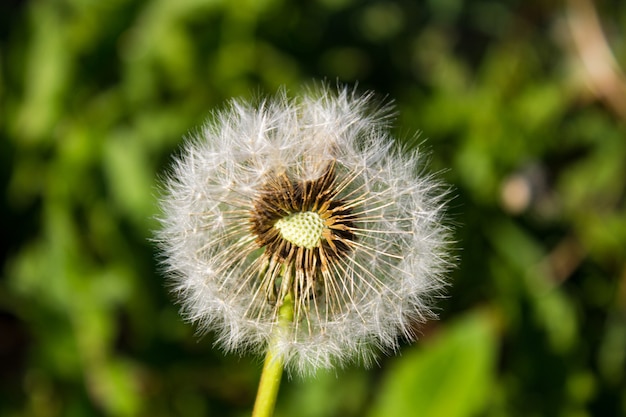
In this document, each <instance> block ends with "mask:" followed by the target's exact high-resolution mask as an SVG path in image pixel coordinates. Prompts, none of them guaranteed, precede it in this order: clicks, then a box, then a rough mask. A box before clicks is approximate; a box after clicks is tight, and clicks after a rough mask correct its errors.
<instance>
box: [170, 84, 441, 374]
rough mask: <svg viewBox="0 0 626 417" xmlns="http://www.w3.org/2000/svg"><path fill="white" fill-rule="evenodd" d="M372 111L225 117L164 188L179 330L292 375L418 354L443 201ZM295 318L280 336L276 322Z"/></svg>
mask: <svg viewBox="0 0 626 417" xmlns="http://www.w3.org/2000/svg"><path fill="white" fill-rule="evenodd" d="M387 116H388V112H387V110H386V109H384V108H382V109H381V108H380V107H375V106H373V105H372V100H371V95H365V96H359V95H357V94H356V93H353V92H350V91H348V90H346V89H340V91H338V92H331V90H330V89H329V88H326V87H323V88H321V89H319V90H316V91H311V92H309V93H306V94H304V95H303V96H301V97H299V98H294V99H289V98H288V97H287V93H286V92H284V91H283V92H282V93H280V94H279V95H278V96H277V97H275V98H273V99H269V100H266V101H262V102H260V103H259V104H258V105H256V106H254V105H250V104H247V103H245V102H242V101H233V102H232V103H231V104H230V106H229V107H228V108H227V109H226V110H224V111H221V112H217V113H215V114H214V115H213V118H212V120H211V121H210V122H208V123H207V124H206V125H205V126H204V127H203V129H202V130H201V132H198V134H196V135H195V137H193V138H192V139H191V140H189V141H188V142H187V143H186V145H185V147H184V149H183V151H182V154H181V155H180V156H179V157H178V158H177V159H176V162H175V165H174V168H173V170H172V172H171V174H170V175H169V177H168V179H167V181H166V192H165V195H164V197H163V200H162V204H161V205H162V211H163V214H162V218H161V223H162V229H161V230H160V231H159V232H158V241H159V243H160V246H161V248H162V251H163V255H164V263H165V265H166V267H167V270H168V272H169V273H170V274H171V275H172V277H173V282H174V283H175V291H176V293H177V294H178V297H179V299H180V302H181V304H182V310H183V313H184V315H185V317H186V318H187V319H188V320H190V321H192V322H196V323H198V324H199V327H200V329H202V330H204V331H214V332H215V334H216V337H217V343H218V344H219V345H221V346H222V347H223V348H224V349H225V350H227V351H239V352H241V351H249V350H251V351H254V352H261V351H264V350H265V349H266V348H267V346H268V344H270V343H273V344H274V350H275V352H274V354H275V355H277V356H280V357H281V358H282V360H283V361H284V363H285V365H286V366H287V367H288V368H290V369H293V370H295V371H297V372H299V373H310V372H312V371H314V370H315V369H317V368H329V367H332V366H336V365H342V364H344V363H346V362H347V361H353V360H358V361H361V362H363V363H365V364H367V363H369V362H370V361H371V360H372V359H373V358H374V357H375V353H376V352H377V351H380V350H395V349H396V348H397V346H398V342H399V340H401V339H402V338H405V339H409V340H411V339H414V338H415V325H416V323H419V322H423V321H424V320H426V319H427V318H432V317H434V314H433V311H432V308H431V307H432V301H433V298H434V297H436V296H438V295H440V293H441V289H442V287H443V286H444V282H443V274H444V272H445V271H446V269H447V268H448V260H449V258H448V256H447V241H448V233H447V228H446V227H445V226H444V225H443V224H442V212H443V204H444V198H445V192H442V187H441V186H440V185H439V184H438V183H437V182H436V181H434V180H433V178H432V177H431V176H428V175H424V174H423V167H422V162H423V159H422V157H421V156H420V155H418V153H417V152H416V151H406V150H405V151H404V152H402V151H401V150H399V149H397V147H396V145H394V141H393V140H392V138H391V137H390V135H389V133H388V131H387V129H388V126H387V123H386V121H387V120H388V117H387ZM286 302H289V303H292V314H290V315H289V316H288V318H287V321H288V323H287V325H283V326H281V327H280V330H279V331H277V330H276V329H277V326H278V322H279V311H280V308H281V306H283V305H284V304H285V303H286Z"/></svg>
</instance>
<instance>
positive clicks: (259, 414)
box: [252, 294, 293, 417]
mask: <svg viewBox="0 0 626 417" xmlns="http://www.w3.org/2000/svg"><path fill="white" fill-rule="evenodd" d="M292 320H293V299H292V298H291V294H287V295H286V296H285V298H284V299H283V304H282V305H281V306H280V309H279V311H278V326H276V327H275V328H274V337H273V338H272V341H271V342H270V345H269V346H268V349H267V354H266V355H265V363H264V364H263V371H262V372H261V380H260V381H259V390H258V391H257V396H256V401H255V403H254V409H253V410H252V417H271V416H272V415H273V414H274V406H275V405H276V397H277V396H278V388H279V387H280V379H281V377H282V375H283V366H284V358H283V357H282V356H281V355H280V354H278V353H277V344H278V341H279V340H280V333H281V332H282V331H284V328H285V327H286V326H289V324H290V323H291V321H292Z"/></svg>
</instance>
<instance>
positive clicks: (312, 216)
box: [274, 211, 324, 249]
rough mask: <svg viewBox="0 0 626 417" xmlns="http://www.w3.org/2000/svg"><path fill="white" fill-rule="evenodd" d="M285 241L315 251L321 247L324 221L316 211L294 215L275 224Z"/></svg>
mask: <svg viewBox="0 0 626 417" xmlns="http://www.w3.org/2000/svg"><path fill="white" fill-rule="evenodd" d="M274 227H275V228H276V229H278V231H279V232H280V235H281V237H282V238H283V239H285V240H287V241H289V242H291V243H293V244H294V245H296V246H299V247H303V248H306V249H313V248H315V247H317V246H319V244H320V241H321V239H322V232H323V231H324V220H322V218H321V217H320V215H319V214H317V213H316V212H314V211H305V212H299V213H292V214H290V215H288V216H285V217H283V218H281V219H278V220H277V221H276V223H274Z"/></svg>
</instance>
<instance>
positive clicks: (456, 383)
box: [370, 312, 496, 417]
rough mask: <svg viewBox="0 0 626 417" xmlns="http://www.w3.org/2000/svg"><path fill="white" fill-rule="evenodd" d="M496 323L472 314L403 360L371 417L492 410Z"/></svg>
mask: <svg viewBox="0 0 626 417" xmlns="http://www.w3.org/2000/svg"><path fill="white" fill-rule="evenodd" d="M495 349H496V341H495V335H494V325H493V319H492V318H491V317H490V316H489V315H488V314H486V313H484V312H482V313H472V314H470V315H467V316H465V317H463V318H462V319H461V320H459V321H457V322H456V323H454V324H452V325H450V326H449V327H447V328H446V329H445V331H444V332H442V333H441V334H440V335H438V336H437V337H436V338H435V339H433V340H432V341H430V342H428V343H426V344H424V345H423V346H421V348H420V349H415V350H412V351H410V352H408V353H407V354H405V355H403V356H402V357H401V358H399V359H398V360H397V362H396V363H395V364H394V366H393V367H392V368H391V369H390V370H389V372H388V373H387V375H386V378H385V380H384V381H383V383H382V386H381V390H380V394H379V396H378V398H377V399H376V401H375V403H374V407H373V408H372V413H370V417H378V416H381V417H383V416H413V415H417V416H420V417H430V416H433V417H441V416H446V417H464V416H473V415H476V414H477V413H478V412H479V411H481V410H483V409H484V408H485V406H486V405H487V404H488V395H489V393H490V392H491V391H492V384H493V380H494V363H495V360H496V358H495V353H496V352H495Z"/></svg>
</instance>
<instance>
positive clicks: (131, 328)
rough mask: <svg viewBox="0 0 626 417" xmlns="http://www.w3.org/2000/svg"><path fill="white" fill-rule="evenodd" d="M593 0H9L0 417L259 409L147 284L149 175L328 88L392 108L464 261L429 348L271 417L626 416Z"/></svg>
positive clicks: (2, 151)
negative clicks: (337, 86) (243, 101)
mask: <svg viewBox="0 0 626 417" xmlns="http://www.w3.org/2000/svg"><path fill="white" fill-rule="evenodd" d="M586 6H588V3H587V2H586V1H584V0H571V1H568V2H541V1H538V0H536V1H530V2H522V1H514V0H507V1H503V2H496V1H488V0H480V1H479V0H472V1H465V2H463V1H461V0H447V1H441V2H435V1H424V2H416V1H409V0H397V1H368V2H357V1H354V0H318V1H308V2H287V1H281V0H268V1H252V0H247V1H243V2H226V1H218V0H214V1H201V0H182V1H176V2H173V1H167V0H153V1H148V0H143V1H138V0H133V1H121V0H114V1H108V2H95V1H89V0H57V1H44V0H39V1H37V0H29V1H18V0H8V1H5V2H3V3H2V5H1V6H0V15H1V16H2V17H0V71H1V72H0V75H1V79H2V84H1V85H0V98H1V108H0V135H1V138H0V184H1V186H2V191H3V196H4V198H3V200H2V205H1V206H0V214H1V218H2V219H3V221H2V230H3V239H2V245H1V250H0V257H1V260H2V270H1V271H2V272H1V274H2V280H1V281H0V415H3V416H5V415H6V416H46V417H47V416H94V415H103V416H144V415H150V416H170V415H184V416H190V417H193V416H206V415H223V416H240V415H247V414H248V413H249V411H250V408H251V405H252V401H253V397H254V394H255V389H256V383H257V378H258V375H259V372H260V358H251V357H244V358H237V357H232V356H225V355H223V354H222V353H221V352H219V351H217V350H215V349H213V347H212V340H211V339H212V337H211V335H207V336H206V337H204V338H198V337H197V336H195V335H194V330H193V328H191V326H188V325H187V324H184V323H182V322H181V320H180V318H179V316H178V314H177V309H176V306H175V305H174V303H173V300H172V297H170V296H169V295H168V294H167V290H166V287H165V282H164V279H163V277H162V275H161V274H160V273H159V271H158V267H157V265H156V261H155V255H156V254H155V249H154V248H153V246H152V245H151V243H150V242H149V237H150V236H151V233H152V232H151V231H152V230H153V229H154V227H155V226H156V223H155V222H154V220H153V216H154V215H155V214H156V205H155V201H156V195H157V194H158V177H159V175H162V173H163V172H164V170H165V168H166V166H167V163H168V161H170V156H171V154H172V153H173V152H175V151H176V149H177V146H178V145H179V144H180V143H181V140H182V137H183V136H184V135H185V134H186V133H187V132H189V131H190V130H192V129H194V128H195V127H197V126H198V125H200V124H201V123H202V121H203V120H204V119H205V117H207V115H208V114H209V112H210V111H211V110H212V109H214V108H216V107H219V106H220V105H221V104H223V103H224V101H225V100H227V99H228V98H230V97H233V96H243V97H249V96H254V95H258V94H259V93H260V92H267V93H271V92H273V91H275V90H276V89H277V88H278V87H279V86H280V85H286V86H287V87H288V88H289V89H290V90H291V91H292V92H297V91H298V90H299V89H300V88H302V86H304V85H307V84H310V83H311V82H312V81H313V80H323V79H326V80H329V81H330V82H331V83H334V82H335V80H338V81H340V82H346V83H349V84H354V83H357V82H358V86H359V89H362V90H366V89H373V90H375V91H376V92H377V93H378V94H379V95H380V97H387V98H388V99H393V100H394V101H395V103H396V106H397V110H398V120H397V130H396V132H397V134H398V137H399V138H400V139H401V140H407V141H409V142H411V143H416V142H422V141H424V144H423V145H422V146H424V148H425V149H427V150H428V152H430V154H431V168H432V170H434V171H441V170H443V171H442V173H441V174H440V175H441V176H442V177H444V178H445V179H446V180H447V181H448V182H450V183H451V184H453V186H454V194H455V195H456V198H455V199H454V201H453V202H452V203H451V207H450V210H449V211H450V219H451V221H453V222H454V223H456V224H458V227H457V236H456V239H457V241H458V248H459V249H458V255H459V259H460V261H459V267H458V269H457V270H456V271H455V272H454V274H453V277H452V281H453V286H452V287H451V289H450V297H449V298H447V299H445V300H441V302H440V307H441V316H442V320H441V321H440V322H436V323H431V324H429V325H428V326H426V327H425V328H424V329H423V337H422V339H421V340H420V341H419V342H418V343H417V344H416V345H414V346H405V347H404V348H403V349H402V352H401V353H402V355H401V356H395V357H381V359H380V366H377V367H375V368H374V369H370V370H363V369H360V368H357V367H352V368H348V369H345V370H337V371H336V372H334V373H323V374H320V375H319V377H317V378H314V379H305V380H302V379H299V378H295V377H294V378H293V379H292V380H286V381H285V383H284V386H283V389H282V391H281V393H280V398H279V404H278V409H277V414H278V415H302V416H311V417H313V416H356V415H372V416H374V415H375V416H384V415H400V414H399V413H402V415H444V414H445V415H446V416H571V417H583V416H620V415H626V375H625V373H626V200H625V198H626V194H625V191H626V190H625V187H626V134H625V133H626V127H625V119H624V114H623V112H622V110H621V109H622V108H621V107H620V106H621V105H623V104H624V101H625V100H626V89H625V87H624V76H623V73H622V72H621V70H620V69H619V68H620V67H622V68H623V67H625V66H626V43H624V41H623V39H625V38H626V33H625V32H624V30H625V29H624V28H626V5H625V4H623V2H620V1H616V0H613V1H607V2H602V3H601V4H598V5H597V10H596V12H597V13H598V15H599V22H600V23H601V24H602V28H603V31H604V35H605V36H606V41H607V44H606V45H603V44H602V43H598V39H597V37H594V33H595V32H594V31H593V29H594V26H593V23H594V20H593V13H594V10H593V9H589V8H586ZM576 29H579V30H582V31H583V33H585V34H588V35H587V38H588V39H589V40H590V41H589V42H587V43H584V42H583V44H581V43H580V42H579V43H578V44H576V43H575V42H574V39H575V37H574V36H573V33H575V31H576ZM601 40H602V39H601ZM592 41H593V42H592ZM604 47H608V48H610V49H609V51H610V53H612V54H613V55H612V56H611V55H610V54H609V55H607V54H606V50H605V53H604V54H602V53H601V52H602V51H603V48H604ZM581 48H582V49H581ZM594 53H595V55H594ZM585 54H587V55H585ZM589 54H590V55H589ZM586 56H591V57H592V60H591V61H589V58H585V57H586ZM585 59H586V61H585ZM611 59H614V60H615V61H611ZM589 65H591V66H589ZM589 68H600V69H602V71H600V72H597V71H596V72H595V73H593V72H589ZM620 100H621V101H620ZM416 131H419V132H421V136H420V137H419V138H417V139H416V138H414V136H413V135H414V132H416ZM429 413H430V414H429Z"/></svg>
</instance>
